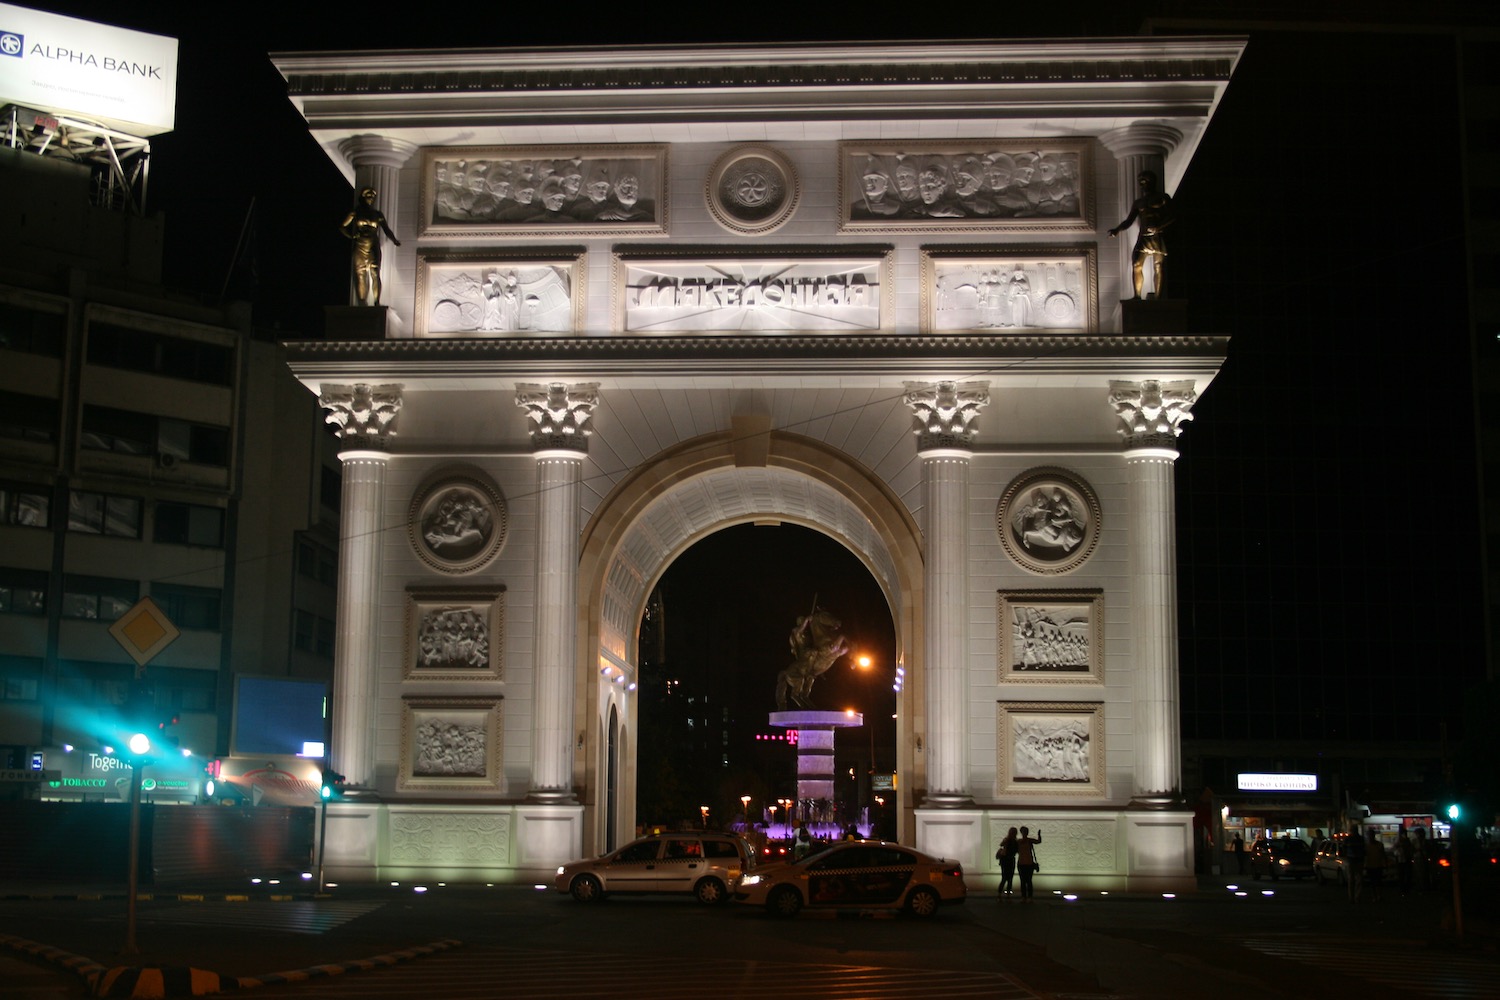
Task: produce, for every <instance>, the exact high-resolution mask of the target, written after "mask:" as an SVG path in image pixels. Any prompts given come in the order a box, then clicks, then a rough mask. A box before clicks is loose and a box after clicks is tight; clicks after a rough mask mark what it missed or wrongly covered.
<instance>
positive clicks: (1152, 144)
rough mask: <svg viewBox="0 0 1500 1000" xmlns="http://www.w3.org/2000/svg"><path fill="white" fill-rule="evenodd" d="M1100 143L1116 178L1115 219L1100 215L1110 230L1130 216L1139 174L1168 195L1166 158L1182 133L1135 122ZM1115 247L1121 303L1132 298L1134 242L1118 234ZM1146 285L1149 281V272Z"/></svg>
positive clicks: (1107, 136)
mask: <svg viewBox="0 0 1500 1000" xmlns="http://www.w3.org/2000/svg"><path fill="white" fill-rule="evenodd" d="M1099 141H1100V142H1102V143H1104V148H1105V149H1107V150H1109V151H1110V152H1111V153H1113V154H1114V156H1115V173H1116V176H1117V177H1118V184H1117V186H1116V203H1115V205H1114V212H1115V215H1114V219H1113V220H1112V221H1111V220H1109V219H1108V216H1109V211H1108V209H1107V208H1106V210H1105V211H1104V212H1102V213H1101V214H1103V215H1104V216H1105V217H1106V221H1109V224H1110V225H1111V226H1113V225H1114V224H1115V223H1116V222H1121V221H1123V220H1124V219H1125V218H1126V217H1128V216H1129V215H1130V207H1131V206H1132V205H1134V204H1135V199H1136V197H1137V196H1138V195H1139V194H1140V192H1139V191H1138V190H1137V188H1136V179H1137V178H1138V177H1140V175H1141V171H1143V170H1149V171H1151V172H1152V173H1154V174H1156V177H1157V180H1158V181H1160V182H1161V190H1162V191H1164V192H1166V193H1167V194H1171V192H1170V191H1167V174H1166V169H1167V157H1168V156H1169V155H1171V152H1172V150H1174V149H1176V148H1177V144H1178V143H1180V142H1181V141H1182V133H1181V132H1179V131H1178V130H1177V129H1175V128H1173V127H1172V126H1170V125H1162V124H1159V123H1154V122H1134V123H1132V124H1130V125H1126V126H1125V127H1124V128H1117V129H1112V130H1111V131H1109V132H1105V133H1104V134H1103V135H1101V136H1100V137H1099ZM1118 244H1119V245H1118V247H1117V248H1116V252H1117V256H1118V259H1119V268H1120V270H1119V275H1120V298H1122V299H1124V298H1129V297H1130V296H1131V295H1132V294H1134V292H1133V291H1132V279H1131V264H1132V263H1133V261H1134V258H1135V250H1134V248H1135V238H1134V236H1133V235H1132V234H1131V233H1129V232H1124V233H1121V234H1120V239H1119V240H1118ZM1147 281H1148V282H1149V281H1150V277H1149V271H1148V277H1147ZM1152 291H1153V292H1154V291H1155V289H1152Z"/></svg>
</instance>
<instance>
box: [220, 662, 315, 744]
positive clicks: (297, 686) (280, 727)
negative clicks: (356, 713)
mask: <svg viewBox="0 0 1500 1000" xmlns="http://www.w3.org/2000/svg"><path fill="white" fill-rule="evenodd" d="M327 719H328V685H327V684H324V683H323V682H322V681H307V680H297V679H294V678H290V677H254V676H251V675H249V674H240V675H239V676H238V677H236V678H235V698H234V732H233V738H232V740H231V749H232V751H233V752H234V753H235V754H236V755H239V756H281V757H304V756H310V757H322V756H323V747H324V744H325V742H326V740H327V739H328V736H327V726H328V722H327ZM309 751H312V752H309Z"/></svg>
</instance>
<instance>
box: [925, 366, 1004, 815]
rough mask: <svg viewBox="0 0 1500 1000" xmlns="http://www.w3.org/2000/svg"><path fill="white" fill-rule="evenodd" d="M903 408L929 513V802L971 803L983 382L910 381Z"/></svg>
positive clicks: (985, 396) (985, 395) (986, 394)
mask: <svg viewBox="0 0 1500 1000" xmlns="http://www.w3.org/2000/svg"><path fill="white" fill-rule="evenodd" d="M905 398H906V404H907V405H908V406H910V407H911V408H912V413H913V415H914V416H915V418H916V427H915V433H916V435H917V455H918V457H919V458H920V459H921V461H922V490H923V497H924V499H923V508H924V509H925V511H926V514H927V525H926V553H925V556H926V558H925V561H924V564H923V581H924V586H925V595H924V604H925V608H926V614H925V621H924V626H925V629H924V634H925V642H924V646H923V659H924V660H925V664H924V669H925V675H926V692H927V719H926V728H927V745H926V751H927V800H926V802H927V804H928V805H930V806H937V807H943V806H950V807H958V806H965V805H971V804H972V802H973V799H972V797H971V796H970V794H969V767H968V755H967V753H966V747H967V744H968V727H967V720H968V708H967V706H968V700H967V698H966V697H965V694H964V679H965V676H966V673H967V667H968V658H969V646H968V606H969V600H968V582H969V557H968V552H969V549H968V540H967V538H966V533H965V528H966V523H967V518H966V517H965V516H964V515H965V510H966V507H967V505H968V497H969V464H970V462H971V460H972V459H973V456H974V434H975V431H976V430H977V426H976V420H977V418H978V416H979V410H980V408H981V407H983V406H985V405H986V404H987V403H989V400H990V397H989V383H987V382H970V383H962V384H956V383H953V382H936V383H931V382H908V383H906V397H905Z"/></svg>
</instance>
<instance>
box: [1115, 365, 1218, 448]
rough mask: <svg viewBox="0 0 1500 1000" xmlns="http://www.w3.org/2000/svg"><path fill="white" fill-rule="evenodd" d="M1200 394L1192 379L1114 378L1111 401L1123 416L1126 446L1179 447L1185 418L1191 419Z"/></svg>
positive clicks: (1118, 414)
mask: <svg viewBox="0 0 1500 1000" xmlns="http://www.w3.org/2000/svg"><path fill="white" fill-rule="evenodd" d="M1197 401H1198V394H1197V393H1196V392H1194V391H1193V383H1192V381H1191V380H1184V381H1181V382H1156V381H1148V382H1111V383H1110V384H1109V405H1110V406H1113V407H1114V408H1115V415H1116V416H1118V417H1119V418H1120V424H1121V426H1120V428H1119V430H1120V434H1121V435H1123V436H1124V438H1125V446H1126V447H1127V448H1171V449H1172V450H1174V451H1175V450H1176V448H1177V435H1179V434H1181V433H1182V424H1183V422H1184V421H1187V420H1192V419H1193V414H1192V408H1193V404H1194V403H1196V402H1197Z"/></svg>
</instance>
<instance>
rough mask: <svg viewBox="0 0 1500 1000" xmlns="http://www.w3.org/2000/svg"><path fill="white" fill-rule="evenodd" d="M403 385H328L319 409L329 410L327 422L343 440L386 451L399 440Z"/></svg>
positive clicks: (320, 395)
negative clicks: (398, 419) (396, 439)
mask: <svg viewBox="0 0 1500 1000" xmlns="http://www.w3.org/2000/svg"><path fill="white" fill-rule="evenodd" d="M402 388H403V386H401V385H367V384H366V383H364V382H360V383H356V384H355V385H324V386H322V387H321V388H320V390H319V393H318V405H319V406H321V407H323V409H325V410H327V411H328V413H327V415H326V416H325V417H324V418H323V419H324V420H325V421H326V422H327V423H330V424H333V425H334V427H336V428H337V429H338V430H337V433H338V436H339V439H340V440H343V441H347V442H348V443H349V444H350V445H351V446H354V447H362V448H385V447H388V445H389V442H390V439H391V438H393V437H395V436H396V418H397V417H398V416H400V414H401V390H402Z"/></svg>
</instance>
